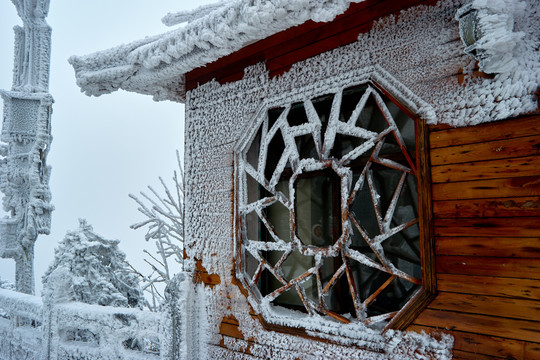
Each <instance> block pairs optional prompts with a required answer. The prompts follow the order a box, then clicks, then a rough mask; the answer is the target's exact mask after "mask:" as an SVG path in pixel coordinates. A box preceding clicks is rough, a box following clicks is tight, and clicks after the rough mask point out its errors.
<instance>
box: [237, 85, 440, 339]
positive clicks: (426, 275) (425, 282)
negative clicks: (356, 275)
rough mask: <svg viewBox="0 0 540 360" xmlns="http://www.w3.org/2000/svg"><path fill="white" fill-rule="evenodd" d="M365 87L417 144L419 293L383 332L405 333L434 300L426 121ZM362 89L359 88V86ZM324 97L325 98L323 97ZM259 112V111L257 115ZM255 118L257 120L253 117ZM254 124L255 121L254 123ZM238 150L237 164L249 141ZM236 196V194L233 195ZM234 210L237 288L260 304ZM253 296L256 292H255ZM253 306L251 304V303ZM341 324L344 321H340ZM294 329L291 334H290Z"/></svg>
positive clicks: (297, 330) (268, 324) (297, 329)
mask: <svg viewBox="0 0 540 360" xmlns="http://www.w3.org/2000/svg"><path fill="white" fill-rule="evenodd" d="M365 83H366V84H369V85H371V86H372V87H373V88H375V89H376V90H378V91H379V92H380V93H381V94H383V95H384V96H386V97H387V98H388V99H390V100H391V101H392V102H393V103H394V104H395V105H396V106H397V107H398V108H399V109H400V110H401V111H403V112H404V113H405V114H407V115H408V116H409V117H410V118H412V119H413V120H414V124H415V142H416V148H415V151H416V166H417V169H416V172H417V174H416V181H417V188H418V228H419V232H420V234H419V236H420V250H421V251H420V260H421V272H422V277H421V289H420V290H419V291H418V292H417V293H416V295H415V296H413V297H412V298H411V299H409V300H408V302H407V303H406V305H405V306H404V307H403V308H401V310H399V311H398V312H397V313H396V314H395V315H394V316H393V317H392V319H391V320H390V321H389V322H388V323H387V324H386V326H385V328H384V331H386V330H387V329H398V330H403V329H405V328H406V327H407V326H408V325H409V324H410V323H411V322H412V321H413V320H414V319H415V318H416V317H417V316H418V315H419V314H420V312H421V311H422V310H423V309H425V308H426V307H427V305H428V304H429V303H430V302H431V301H432V300H433V298H434V297H435V296H436V276H435V255H434V236H433V229H432V205H431V181H430V170H429V153H428V149H429V144H428V128H427V125H426V121H425V119H422V118H421V117H419V116H418V115H416V114H415V113H414V112H413V111H411V110H409V107H408V106H406V105H404V104H403V102H402V101H400V100H398V97H396V96H394V95H393V94H392V93H390V92H389V91H387V90H385V88H384V87H383V86H380V85H379V83H378V82H377V81H375V80H374V79H370V80H369V81H367V82H365ZM359 85H361V84H359ZM323 95H324V94H323ZM261 109H263V111H268V110H269V109H270V107H269V106H268V104H263V105H262V107H261ZM260 113H261V112H260V111H259V112H258V114H260ZM256 117H257V116H256ZM255 121H257V120H255ZM249 137H251V138H253V134H251V135H248V138H249ZM242 143H243V145H240V146H239V147H237V150H236V154H237V157H236V160H235V161H236V162H238V161H240V159H239V158H238V155H241V154H242V153H243V152H246V151H247V148H248V147H249V146H246V144H247V143H249V141H247V143H246V140H245V139H244V141H241V143H240V144H242ZM235 172H236V179H237V182H236V190H238V189H239V188H241V187H242V185H240V184H239V183H238V169H237V166H235ZM235 192H237V191H235ZM236 200H237V204H236V206H235V215H236V221H235V223H236V239H237V241H236V250H235V267H236V277H237V279H238V280H239V285H240V287H241V288H242V289H243V291H244V293H245V294H246V295H247V296H248V298H251V299H254V300H255V303H257V302H260V301H261V297H260V295H257V294H254V291H253V289H252V285H250V284H249V283H247V282H246V281H245V279H244V274H245V270H246V269H245V264H244V263H243V260H242V259H243V258H244V249H243V245H242V234H241V232H242V230H241V229H242V226H241V225H242V224H241V222H240V218H241V216H239V215H238V211H239V209H238V199H236ZM255 293H256V291H255ZM252 304H253V302H252ZM327 315H330V316H331V317H334V318H336V319H338V317H335V316H333V314H327ZM258 316H259V318H260V319H261V322H262V323H263V324H264V325H265V327H267V328H269V329H272V330H279V331H286V332H292V333H301V334H304V335H305V334H306V332H305V329H302V328H301V327H296V326H295V327H294V328H291V327H285V326H282V325H276V324H275V323H274V322H273V321H272V320H271V319H265V317H264V316H263V315H262V312H259V314H258ZM339 320H343V319H339ZM293 329H294V330H293Z"/></svg>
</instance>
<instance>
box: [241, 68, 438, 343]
mask: <svg viewBox="0 0 540 360" xmlns="http://www.w3.org/2000/svg"><path fill="white" fill-rule="evenodd" d="M343 75H344V74H342V76H339V77H337V78H335V79H333V80H335V81H334V82H332V81H328V80H329V79H325V80H320V81H318V82H316V83H313V84H311V85H309V86H306V87H303V88H302V89H297V90H296V91H284V92H283V93H280V94H276V95H275V96H273V97H272V96H268V97H266V98H265V99H263V100H262V104H261V105H260V106H259V108H258V110H257V111H256V112H255V115H254V116H253V117H252V120H251V121H250V124H252V125H251V126H250V128H249V129H248V130H247V131H246V133H245V134H244V136H243V137H242V138H241V139H240V141H239V142H238V144H237V146H236V148H235V163H234V164H235V199H234V200H235V206H234V211H235V226H236V228H235V267H236V269H235V270H236V277H237V279H238V280H239V281H240V283H241V288H243V290H245V291H244V293H245V294H247V296H248V300H249V302H250V304H251V306H252V307H253V308H254V310H255V312H256V313H257V314H258V316H259V318H260V319H261V322H262V323H263V325H264V326H265V327H268V328H270V329H273V330H284V329H288V328H299V329H301V331H305V332H307V333H308V334H310V335H314V334H315V335H319V336H322V337H327V336H333V335H338V336H340V337H343V336H345V337H347V338H361V337H362V335H361V334H362V333H365V331H368V332H371V331H373V330H376V331H380V330H383V331H386V330H388V329H399V330H401V329H404V328H406V326H407V325H409V324H410V323H411V321H412V320H413V319H414V318H415V317H416V316H417V315H418V314H419V313H420V312H421V311H422V310H423V309H424V308H425V307H426V306H427V305H428V304H429V302H430V301H431V300H432V299H433V298H434V296H435V292H436V284H435V269H434V250H433V235H432V230H431V219H430V218H431V216H430V214H431V199H430V190H429V184H430V180H429V172H428V154H427V126H426V122H427V121H429V120H430V118H431V117H432V115H433V112H432V111H430V110H431V109H430V106H429V105H427V104H426V103H425V102H423V101H422V100H421V99H420V98H418V97H417V96H415V95H414V94H412V93H411V92H410V91H409V90H408V89H407V88H406V87H404V86H403V85H402V84H400V83H399V82H398V81H397V80H396V79H394V78H393V77H392V76H391V75H390V74H388V73H387V72H386V71H384V70H382V69H378V68H376V67H369V68H367V69H365V71H364V72H362V71H360V72H356V73H355V74H350V76H347V75H345V76H343ZM329 84H330V86H329ZM318 85H320V86H318ZM361 85H366V86H369V87H370V88H372V89H373V91H374V92H376V93H380V94H382V95H383V96H385V97H386V98H388V99H390V100H391V101H392V102H393V103H394V104H396V105H397V106H398V107H399V108H400V110H401V111H403V112H405V113H406V114H407V115H408V116H409V117H411V118H412V119H413V120H414V123H415V128H416V129H415V137H416V163H417V168H418V169H417V174H418V175H417V181H418V184H417V185H418V206H419V213H418V226H419V229H420V249H421V256H420V257H421V272H422V277H421V285H422V286H421V287H420V289H419V290H418V291H417V292H416V293H415V294H414V296H412V297H411V298H409V300H408V301H407V303H406V304H405V305H404V306H403V307H402V308H401V310H399V311H398V312H397V313H395V314H393V316H392V319H391V320H390V321H389V322H386V323H384V321H383V322H381V321H376V322H375V323H374V324H373V321H346V320H347V319H345V318H343V317H342V318H341V319H340V318H339V317H336V316H332V315H333V314H329V313H327V316H324V315H321V314H320V312H319V313H318V312H312V313H311V314H310V313H309V310H308V314H304V313H300V312H298V311H294V310H291V309H287V308H284V307H281V306H274V305H272V304H271V301H269V300H268V298H264V297H262V296H261V292H260V290H259V288H258V287H257V285H256V284H255V283H254V282H252V281H251V279H250V276H249V275H247V271H246V270H247V269H246V261H245V260H244V259H245V257H246V252H249V250H247V249H246V244H245V243H244V241H243V232H244V231H245V223H243V221H242V212H244V213H245V212H246V205H248V204H247V185H246V181H247V180H246V175H245V174H246V167H245V164H246V162H247V161H246V160H245V155H246V153H247V152H248V150H249V148H250V145H251V143H252V141H253V139H254V138H255V137H256V135H257V132H258V130H259V128H260V127H261V126H260V125H261V124H262V121H263V120H262V119H264V118H265V117H266V116H267V113H268V111H269V110H270V109H273V108H278V107H284V106H288V105H290V104H292V103H294V102H302V101H306V100H310V99H313V98H316V97H318V96H322V95H327V94H330V93H334V94H339V93H341V92H342V91H343V90H344V89H346V88H350V87H352V86H361ZM308 102H309V101H308ZM308 111H309V110H308ZM419 114H420V115H419ZM351 117H352V116H351ZM278 131H279V129H278ZM374 147H375V143H373V144H372V147H370V149H373V148H374ZM368 151H370V150H368ZM321 164H322V162H321V161H314V162H313V164H312V166H313V167H314V169H315V168H318V167H320V166H321ZM306 166H307V167H309V166H310V164H309V163H308V162H306V161H304V163H303V165H302V167H304V168H306ZM251 170H253V169H251ZM251 170H249V171H251ZM334 170H336V169H334ZM337 171H338V172H339V169H338V170H337ZM252 175H254V176H255V178H257V177H256V174H252ZM256 181H258V180H256ZM270 182H271V183H272V182H273V183H274V184H273V185H275V183H276V177H275V176H274V179H273V180H270ZM342 183H343V182H342ZM266 185H267V186H268V185H269V184H268V182H267V184H266ZM293 191H294V189H293ZM344 191H346V192H347V191H348V190H346V189H345V190H344ZM278 197H279V195H278ZM266 200H268V198H267V199H266ZM272 200H273V201H274V202H275V201H280V200H282V203H283V201H288V200H287V199H279V200H278V199H277V198H276V197H274V199H272ZM260 201H265V199H261V200H260ZM251 206H253V204H251ZM293 207H294V206H293ZM259 208H260V206H259ZM257 211H260V210H257ZM259 218H260V217H259ZM255 243H256V241H252V242H251V244H255ZM259 243H262V244H264V242H260V241H259ZM251 244H250V246H252V245H251ZM259 265H260V264H259ZM248 279H249V280H248ZM328 315H329V316H328ZM387 318H388V317H386V318H385V317H384V316H383V317H382V319H372V320H385V319H387ZM340 320H341V321H340ZM344 320H345V321H344ZM325 334H326V335H325ZM355 334H356V335H355Z"/></svg>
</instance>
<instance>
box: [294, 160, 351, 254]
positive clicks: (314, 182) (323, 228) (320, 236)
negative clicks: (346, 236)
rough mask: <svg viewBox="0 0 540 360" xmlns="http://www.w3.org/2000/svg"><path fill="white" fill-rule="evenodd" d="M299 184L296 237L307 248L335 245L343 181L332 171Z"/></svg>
mask: <svg viewBox="0 0 540 360" xmlns="http://www.w3.org/2000/svg"><path fill="white" fill-rule="evenodd" d="M312 175H313V176H306V177H303V178H300V179H299V180H297V182H296V184H295V189H296V190H295V191H296V204H295V209H296V225H297V234H298V237H299V238H300V240H301V241H302V242H303V243H304V244H305V245H315V246H320V247H322V246H328V245H332V244H333V243H334V242H335V241H336V240H337V238H338V237H339V235H340V232H341V231H340V222H339V220H338V219H337V218H339V215H340V207H341V200H340V194H339V186H340V178H339V176H337V174H336V173H335V172H334V171H333V170H325V171H323V172H321V174H318V173H315V174H312Z"/></svg>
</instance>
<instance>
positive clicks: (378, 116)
mask: <svg viewBox="0 0 540 360" xmlns="http://www.w3.org/2000/svg"><path fill="white" fill-rule="evenodd" d="M356 126H358V127H361V128H363V129H366V130H369V131H373V132H376V133H380V132H382V131H383V130H385V129H387V128H388V123H387V122H386V119H385V117H384V116H383V114H382V113H381V110H380V109H379V106H378V105H377V102H376V101H375V99H374V98H373V95H370V96H369V98H368V100H367V101H366V105H365V106H364V108H363V110H362V112H360V116H359V117H358V120H357V121H356Z"/></svg>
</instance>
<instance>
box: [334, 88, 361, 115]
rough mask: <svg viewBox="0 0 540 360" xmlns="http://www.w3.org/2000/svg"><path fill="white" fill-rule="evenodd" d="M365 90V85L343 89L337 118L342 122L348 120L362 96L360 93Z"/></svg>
mask: <svg viewBox="0 0 540 360" xmlns="http://www.w3.org/2000/svg"><path fill="white" fill-rule="evenodd" d="M366 90H367V86H365V85H362V86H355V87H350V88H347V89H345V90H343V98H342V100H341V112H340V116H339V119H340V120H341V121H343V122H347V121H349V118H350V117H351V115H352V113H353V111H354V109H356V106H357V105H358V102H359V101H360V99H361V98H362V95H364V93H365V92H366Z"/></svg>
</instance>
